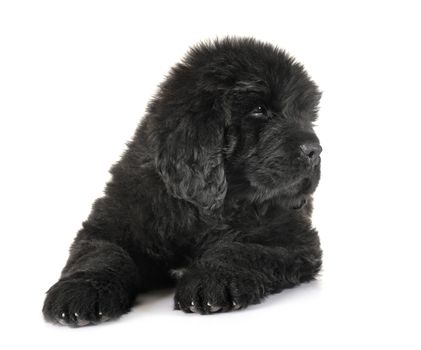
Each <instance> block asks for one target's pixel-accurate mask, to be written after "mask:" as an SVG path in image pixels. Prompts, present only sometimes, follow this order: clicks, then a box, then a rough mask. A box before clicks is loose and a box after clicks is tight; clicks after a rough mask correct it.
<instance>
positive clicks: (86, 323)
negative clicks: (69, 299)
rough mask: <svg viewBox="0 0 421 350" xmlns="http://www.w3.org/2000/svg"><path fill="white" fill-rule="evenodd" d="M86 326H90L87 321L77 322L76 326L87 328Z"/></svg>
mask: <svg viewBox="0 0 421 350" xmlns="http://www.w3.org/2000/svg"><path fill="white" fill-rule="evenodd" d="M88 324H90V322H89V321H88V320H80V319H79V320H77V325H78V327H83V326H87V325H88Z"/></svg>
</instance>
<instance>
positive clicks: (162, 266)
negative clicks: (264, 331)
mask: <svg viewBox="0 0 421 350" xmlns="http://www.w3.org/2000/svg"><path fill="white" fill-rule="evenodd" d="M319 99H320V92H319V90H318V88H317V86H316V85H315V84H314V82H313V81H312V80H311V79H310V78H309V76H308V75H307V74H306V72H305V71H304V69H303V67H302V66H301V65H300V64H298V63H297V62H295V61H294V59H293V58H291V57H289V56H288V55H287V54H285V52H283V51H281V50H279V49H277V48H275V47H273V46H271V45H269V44H265V43H262V42H258V41H256V40H253V39H232V38H227V39H224V40H217V41H215V42H212V43H202V44H199V45H198V46H196V47H194V48H193V49H191V50H190V52H189V53H188V54H187V56H186V57H185V58H184V60H183V61H182V62H181V63H180V64H178V65H176V66H175V67H174V68H173V69H172V71H171V72H170V74H169V76H168V78H167V79H166V80H165V81H164V82H163V83H162V84H161V86H160V89H159V92H158V93H157V95H156V96H155V98H154V99H153V100H152V101H151V102H150V104H149V107H148V111H147V114H146V116H145V118H144V119H143V120H142V122H141V123H140V125H139V127H138V129H137V131H136V133H135V136H134V138H133V140H132V141H131V142H130V144H129V146H128V149H127V151H126V152H125V153H124V155H123V156H122V158H121V160H120V161H119V162H118V163H117V164H115V165H114V166H113V167H112V169H111V173H112V175H113V177H112V180H111V181H110V182H109V183H108V184H107V186H106V189H105V195H104V196H103V197H102V198H99V199H98V200H97V201H96V202H95V203H94V205H93V207H92V212H91V214H90V216H89V217H88V219H87V220H86V221H85V222H84V223H83V228H82V229H81V230H80V231H79V233H78V235H77V237H76V239H75V241H74V243H73V245H72V247H71V250H70V257H69V259H68V262H67V264H66V266H65V267H64V269H63V271H62V274H61V278H60V280H59V281H58V282H57V283H56V284H55V285H53V286H52V287H51V288H50V290H49V291H48V292H47V293H48V294H47V297H46V300H45V304H44V308H43V312H44V315H45V318H46V319H47V320H49V321H52V322H57V323H60V324H65V325H71V326H82V325H86V324H89V323H99V322H102V321H105V320H108V319H113V318H116V317H119V316H120V315H122V314H123V313H126V312H128V311H129V309H130V307H131V306H132V304H133V302H134V298H135V297H136V295H137V294H138V293H139V292H142V291H145V290H150V289H153V288H159V287H163V286H169V285H171V284H172V283H175V285H176V293H175V308H176V309H177V310H183V311H186V312H197V313H201V314H209V313H214V312H218V311H228V310H236V309H240V308H245V307H246V306H248V305H250V304H256V303H259V302H260V301H261V300H262V299H263V298H264V297H265V296H267V295H268V294H271V293H277V292H280V291H281V290H283V289H285V288H290V287H293V286H295V285H297V284H299V283H301V282H306V281H310V280H312V279H313V278H314V277H315V275H316V274H317V273H318V271H319V270H320V266H321V250H320V245H319V238H318V234H317V231H316V230H315V229H314V228H312V225H311V211H312V199H311V195H312V193H313V192H314V190H315V188H316V186H317V184H318V182H319V177H320V152H321V150H322V148H321V147H320V145H319V141H318V139H317V137H316V135H315V133H314V131H313V124H312V123H313V122H314V121H315V120H316V117H317V108H318V107H317V106H318V102H319Z"/></svg>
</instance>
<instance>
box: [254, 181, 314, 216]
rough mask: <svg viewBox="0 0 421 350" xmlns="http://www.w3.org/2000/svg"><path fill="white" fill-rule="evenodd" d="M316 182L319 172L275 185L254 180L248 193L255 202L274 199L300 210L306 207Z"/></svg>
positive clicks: (287, 206)
mask: <svg viewBox="0 0 421 350" xmlns="http://www.w3.org/2000/svg"><path fill="white" fill-rule="evenodd" d="M318 182H319V174H315V176H313V177H301V178H298V179H294V180H291V181H289V182H283V183H279V184H276V185H275V186H274V185H273V184H271V185H269V186H268V184H267V183H264V184H262V183H257V182H254V183H253V184H252V186H251V187H252V189H253V190H252V191H251V193H250V194H251V199H252V200H253V201H257V202H264V201H267V200H274V201H276V202H278V203H279V204H280V205H281V206H282V207H284V208H285V209H291V210H300V209H302V208H304V207H306V205H307V203H308V202H309V201H310V198H311V195H312V194H313V193H314V191H315V190H316V187H317V185H318Z"/></svg>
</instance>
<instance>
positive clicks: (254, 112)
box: [250, 105, 267, 118]
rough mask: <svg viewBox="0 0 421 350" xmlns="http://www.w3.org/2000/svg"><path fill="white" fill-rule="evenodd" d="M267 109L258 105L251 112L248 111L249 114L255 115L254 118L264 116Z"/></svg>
mask: <svg viewBox="0 0 421 350" xmlns="http://www.w3.org/2000/svg"><path fill="white" fill-rule="evenodd" d="M266 112H267V110H266V107H265V106H263V105H258V106H257V107H255V108H254V109H253V110H252V111H251V112H250V116H252V117H255V118H262V117H265V116H266V115H267V113H266Z"/></svg>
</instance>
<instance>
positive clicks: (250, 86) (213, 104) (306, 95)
mask: <svg viewBox="0 0 421 350" xmlns="http://www.w3.org/2000/svg"><path fill="white" fill-rule="evenodd" d="M319 99H320V92H319V90H318V89H317V86H316V85H315V84H314V83H313V82H312V80H311V79H310V78H309V77H308V75H307V74H306V72H305V71H304V69H303V67H302V66H301V65H300V64H298V63H296V62H295V61H294V60H293V59H292V58H291V57H289V56H288V55H286V54H285V53H284V52H283V51H281V50H279V49H277V48H275V47H273V46H271V45H269V44H264V43H261V42H258V41H255V40H253V39H224V40H222V41H216V42H212V43H206V44H201V45H199V46H196V47H195V48H193V49H192V50H191V51H190V53H189V54H188V55H187V56H186V58H185V59H184V61H183V62H182V63H180V64H179V65H177V66H175V67H174V68H173V70H172V72H171V74H170V76H169V77H168V79H167V80H166V81H165V82H164V83H163V84H162V85H161V89H160V91H159V93H158V95H157V96H156V98H155V100H154V101H153V102H152V103H151V104H150V106H149V112H150V114H151V116H154V118H153V125H155V126H156V127H155V128H153V137H154V138H155V140H156V141H157V142H156V144H157V149H156V153H155V154H156V157H155V162H156V166H157V169H158V172H159V173H160V175H161V177H162V179H163V180H164V182H165V184H166V187H167V190H168V191H169V192H170V193H171V194H172V195H173V196H175V197H177V198H182V199H185V200H188V201H190V202H192V203H194V204H196V205H197V206H198V207H199V208H201V209H202V210H204V211H205V212H213V211H214V210H215V209H218V208H221V207H222V204H223V202H224V199H225V197H226V195H227V193H229V194H230V195H232V196H239V197H247V198H249V199H250V200H254V201H265V200H267V199H271V198H274V197H276V198H279V199H280V200H281V201H282V202H283V203H285V205H286V206H289V207H291V208H299V207H301V206H302V205H303V204H304V203H305V201H306V198H307V197H308V196H309V195H311V193H313V192H314V190H315V188H316V186H317V184H318V181H319V177H320V152H321V150H322V149H321V146H320V144H319V140H318V138H317V136H316V135H315V133H314V130H313V123H314V121H315V120H316V117H317V107H318V102H319Z"/></svg>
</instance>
